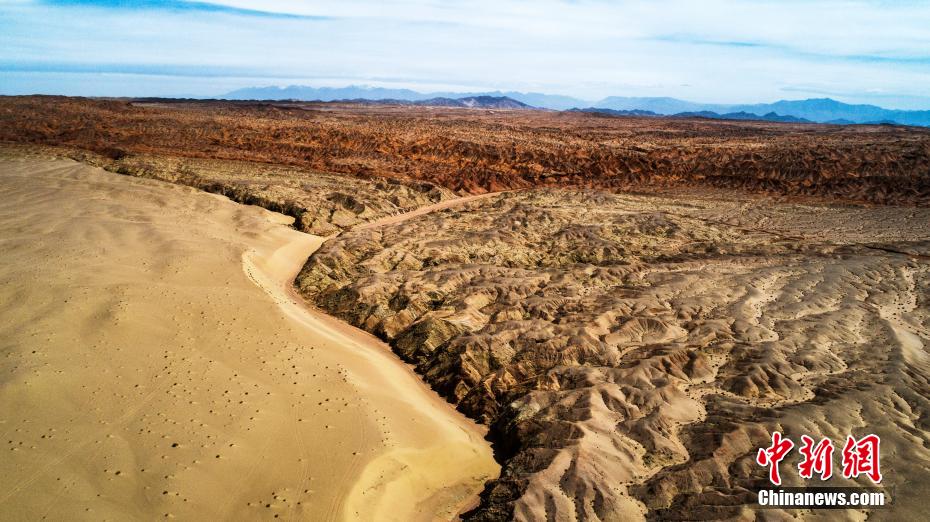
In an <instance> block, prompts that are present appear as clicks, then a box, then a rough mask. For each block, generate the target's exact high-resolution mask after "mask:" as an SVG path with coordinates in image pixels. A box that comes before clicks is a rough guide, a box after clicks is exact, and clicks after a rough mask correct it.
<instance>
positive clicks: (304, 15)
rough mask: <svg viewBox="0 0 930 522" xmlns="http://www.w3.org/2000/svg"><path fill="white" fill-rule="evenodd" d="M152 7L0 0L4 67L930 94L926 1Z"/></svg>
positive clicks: (470, 84)
mask: <svg viewBox="0 0 930 522" xmlns="http://www.w3.org/2000/svg"><path fill="white" fill-rule="evenodd" d="M103 3H104V4H112V3H113V2H103ZM154 3H155V2H147V5H148V6H149V7H148V8H136V9H130V8H111V7H106V6H100V5H97V6H96V7H95V4H97V3H96V2H93V1H87V2H73V1H72V2H65V3H60V2H59V3H56V2H51V3H50V4H49V3H39V2H2V3H0V62H3V63H6V64H7V65H9V64H18V65H17V67H18V68H19V69H23V68H26V69H28V68H29V66H30V64H31V66H32V67H33V68H41V67H38V66H40V65H41V66H43V67H47V68H49V69H56V68H57V69H65V70H68V69H69V68H75V67H77V66H82V67H83V68H85V69H88V70H95V69H94V67H102V68H103V69H101V70H108V71H122V72H145V73H153V72H155V73H161V74H165V75H170V74H183V75H190V74H194V75H196V72H197V70H202V71H203V73H204V75H208V76H212V77H214V79H213V82H212V85H215V88H214V89H213V90H212V91H210V92H203V91H204V90H207V89H209V88H210V85H211V83H210V82H203V81H198V82H190V85H191V88H192V89H195V90H198V91H200V92H199V94H211V93H213V94H218V93H221V92H223V91H224V90H226V89H229V88H233V87H238V86H241V83H242V82H243V81H248V82H251V83H250V84H267V83H272V82H271V80H272V79H275V80H276V81H278V80H280V79H281V78H291V79H300V80H301V81H303V82H304V83H320V82H322V81H324V79H325V80H326V81H342V82H344V83H348V82H355V83H395V84H402V85H406V86H413V87H416V86H419V85H421V84H433V85H435V84H443V85H458V86H462V87H463V88H473V89H474V88H505V89H509V88H513V89H523V90H529V89H532V90H541V91H548V92H559V93H567V94H574V95H577V96H582V97H587V98H592V99H593V98H598V97H601V96H605V95H608V94H618V95H635V96H645V95H656V96H677V97H681V98H688V99H695V100H701V101H732V102H744V101H747V102H748V101H762V100H765V101H767V100H772V99H776V98H780V97H786V96H789V95H790V96H791V97H798V96H803V95H804V94H805V92H806V91H804V89H805V88H807V87H810V91H809V93H810V94H816V93H817V92H825V91H829V92H842V93H850V94H849V95H847V96H846V97H845V99H848V100H851V101H868V100H869V99H870V96H871V97H874V96H876V94H875V93H881V96H882V100H883V102H886V103H893V101H892V102H889V97H888V93H897V94H899V95H901V96H902V99H904V97H905V96H906V97H907V99H908V100H915V99H921V97H930V91H928V86H930V81H928V80H930V2H908V1H903V2H884V1H852V0H826V1H801V0H787V1H777V2H776V1H769V0H741V1H723V0H709V1H703V2H700V3H698V2H693V1H684V0H660V1H645V0H628V1H617V2H609V1H606V0H605V1H592V0H580V1H574V2H568V1H558V0H538V1H520V0H511V1H504V0H498V1H490V0H478V1H475V2H455V1H453V2H440V1H435V0H432V1H431V0H402V1H391V2H384V1H381V2H375V1H365V0H363V1H356V0H348V1H342V2H314V1H305V2H294V1H283V0H280V1H279V0H223V1H219V2H212V3H213V4H216V5H222V6H225V7H226V8H229V9H202V8H197V5H196V4H193V5H189V6H188V7H190V9H183V8H182V7H183V2H181V1H180V0H178V1H177V2H175V4H177V5H176V6H175V7H174V8H170V9H167V8H152V7H151V6H152V5H153V4H154ZM236 10H250V11H256V12H266V13H278V14H285V15H298V16H296V17H284V16H257V15H255V14H252V15H246V14H242V12H241V11H239V12H238V13H237V11H236ZM308 17H323V18H322V19H313V18H308ZM14 74H24V73H18V72H16V71H13V70H11V69H10V68H9V67H7V70H5V71H4V70H2V69H0V75H2V76H7V77H8V79H7V81H6V82H4V81H3V78H2V76H0V90H3V89H4V88H5V87H4V83H7V84H9V83H10V82H9V78H11V75H14ZM242 76H249V77H251V78H247V79H245V80H243V78H241V77H242ZM233 77H237V78H233ZM263 77H267V81H262V79H263ZM104 80H105V79H101V81H104ZM17 81H18V82H19V83H17V85H20V86H22V85H28V82H27V83H26V84H23V80H22V79H20V80H17ZM152 81H157V80H152ZM133 85H135V84H133ZM172 86H174V87H176V86H177V82H176V81H175V80H172ZM813 86H816V88H814V87H813ZM174 87H173V88H174ZM124 88H125V87H124ZM126 94H145V93H141V92H127V93H126ZM162 94H165V93H162Z"/></svg>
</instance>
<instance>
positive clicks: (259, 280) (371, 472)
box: [0, 158, 498, 520]
mask: <svg viewBox="0 0 930 522" xmlns="http://www.w3.org/2000/svg"><path fill="white" fill-rule="evenodd" d="M0 192H2V193H3V194H4V198H3V203H2V204H0V303H2V305H0V306H2V311H0V315H2V317H3V321H0V345H2V346H0V433H2V435H3V436H2V437H0V439H2V443H3V444H2V451H3V453H4V455H3V458H0V513H2V515H3V516H2V518H3V519H7V520H39V519H50V520H65V519H67V520H78V519H84V520H125V519H153V518H156V517H157V518H161V517H168V518H174V517H176V518H180V519H186V520H217V519H243V518H248V519H274V518H279V517H280V518H286V519H298V518H299V519H310V520H337V519H348V520H353V519H358V520H372V519H379V520H410V519H417V518H426V519H429V518H432V517H433V516H444V517H447V518H449V517H452V516H453V515H454V514H455V513H456V512H458V511H459V510H461V509H462V508H464V507H466V505H467V504H469V503H472V502H473V501H474V497H475V495H476V494H477V493H478V492H479V491H480V490H481V488H482V487H483V484H484V483H485V482H486V481H487V480H489V479H491V478H494V477H495V476H496V475H497V473H498V465H497V464H496V463H495V462H494V460H493V458H492V455H491V450H490V448H489V445H488V443H487V442H486V441H485V440H484V439H483V432H482V429H481V428H479V427H478V426H477V425H475V424H474V423H473V422H471V421H469V420H468V419H466V418H465V417H464V416H463V415H461V414H460V413H457V412H456V411H455V410H454V409H453V408H452V407H451V406H449V405H448V404H447V403H446V402H444V401H443V400H442V399H440V398H439V397H438V396H436V395H435V394H434V393H432V392H431V391H430V390H429V389H428V388H427V387H426V386H425V385H424V384H423V383H422V382H421V381H420V380H419V379H418V378H417V377H416V376H415V375H414V374H413V373H412V371H411V370H410V369H409V368H408V367H407V366H405V365H403V364H402V363H400V362H399V361H398V360H397V359H396V357H395V356H394V355H393V354H392V353H391V352H390V351H389V349H388V348H387V347H386V346H385V345H383V344H381V343H379V342H378V341H377V340H376V339H374V338H373V337H371V336H369V335H368V334H365V333H363V332H360V331H358V330H355V329H353V328H351V327H348V326H347V325H345V324H343V323H340V322H338V321H336V320H334V319H331V318H328V317H326V316H325V315H323V314H319V313H315V312H313V311H312V310H309V309H308V308H307V307H305V306H304V305H303V303H300V302H299V301H298V298H297V297H296V296H295V295H294V294H293V293H292V292H290V291H289V290H288V288H289V287H290V286H291V281H292V280H293V276H294V275H295V274H296V273H297V271H298V270H299V269H300V267H301V265H302V264H303V263H304V261H305V260H306V258H307V256H308V255H309V254H310V253H311V252H312V251H313V250H315V249H316V248H318V247H319V246H320V244H321V242H322V238H319V237H316V236H311V235H307V234H303V233H300V232H297V231H295V230H294V229H293V228H290V227H288V226H287V223H288V222H289V221H290V220H291V218H288V217H286V216H283V215H280V214H275V213H272V212H269V211H267V210H264V209H261V208H258V207H254V206H245V205H239V204H235V203H232V202H230V201H229V200H227V199H226V198H223V197H221V196H216V195H211V194H206V193H203V192H199V191H197V190H195V189H191V188H188V187H183V186H178V185H171V184H168V183H163V182H159V181H153V180H146V179H138V178H133V177H129V176H118V175H115V174H112V173H108V172H105V171H102V170H100V169H96V168H93V167H89V166H86V165H81V164H78V163H75V162H73V161H69V160H39V159H35V158H28V159H20V160H16V159H10V158H5V159H4V160H2V161H0Z"/></svg>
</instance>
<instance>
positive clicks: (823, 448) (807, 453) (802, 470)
mask: <svg viewBox="0 0 930 522" xmlns="http://www.w3.org/2000/svg"><path fill="white" fill-rule="evenodd" d="M801 442H802V443H803V444H802V445H801V449H800V451H801V455H803V456H804V460H802V461H801V463H800V464H798V472H799V474H800V475H801V478H806V479H809V478H812V477H813V476H814V472H816V473H817V474H818V475H820V480H827V479H829V478H830V477H832V476H833V441H832V440H830V439H821V440H820V442H818V443H817V446H816V447H814V439H812V438H810V437H808V436H807V435H801Z"/></svg>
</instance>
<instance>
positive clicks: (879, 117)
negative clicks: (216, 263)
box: [221, 85, 930, 127]
mask: <svg viewBox="0 0 930 522" xmlns="http://www.w3.org/2000/svg"><path fill="white" fill-rule="evenodd" d="M221 97H222V98H224V99H229V100H300V101H324V102H325V101H346V100H369V101H392V102H411V103H413V102H417V103H419V102H425V101H428V100H439V99H449V100H462V99H467V98H480V97H496V98H509V99H511V100H513V101H515V102H519V103H520V104H524V105H526V106H529V107H536V108H544V109H552V110H559V111H564V110H571V109H578V108H581V107H588V109H583V110H587V111H588V112H591V111H592V110H593V109H609V110H614V111H621V112H624V111H626V112H634V113H635V112H641V111H646V112H652V113H655V114H656V115H659V116H676V115H696V116H703V117H715V116H712V115H710V114H706V113H715V114H716V115H717V116H719V117H722V118H724V119H762V120H765V121H790V122H795V123H803V122H804V120H806V121H809V122H814V123H831V124H845V125H849V124H880V123H895V124H900V125H917V126H924V127H927V126H930V110H901V109H885V108H882V107H879V106H877V105H868V104H848V103H844V102H840V101H837V100H834V99H832V98H809V99H805V100H779V101H776V102H772V103H755V104H719V103H701V102H692V101H687V100H681V99H678V98H671V97H624V96H608V97H606V98H604V99H602V100H600V101H597V102H591V101H585V100H582V99H580V98H574V97H571V96H564V95H557V94H544V93H537V92H528V93H523V92H517V91H499V90H498V91H487V92H460V93H456V92H429V93H423V92H418V91H414V90H411V89H393V88H385V87H371V86H363V85H361V86H360V85H350V86H347V87H310V86H302V85H289V86H286V87H277V86H268V87H247V88H243V89H237V90H235V91H231V92H229V93H226V94H225V95H222V96H221ZM452 106H456V105H455V104H453V105H452ZM466 106H467V105H466ZM512 108H516V107H512ZM683 113H684V114H683ZM740 113H746V115H747V116H741V114H740ZM727 115H731V116H732V117H731V118H726V116H727ZM751 116H755V117H751ZM774 118H781V119H774Z"/></svg>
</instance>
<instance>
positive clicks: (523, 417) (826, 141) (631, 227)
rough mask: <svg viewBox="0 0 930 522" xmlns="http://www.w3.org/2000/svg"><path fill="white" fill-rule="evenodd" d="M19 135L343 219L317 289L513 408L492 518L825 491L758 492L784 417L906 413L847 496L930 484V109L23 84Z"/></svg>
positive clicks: (434, 371) (328, 224) (316, 273)
mask: <svg viewBox="0 0 930 522" xmlns="http://www.w3.org/2000/svg"><path fill="white" fill-rule="evenodd" d="M0 141H3V142H5V143H6V145H5V146H4V150H5V154H8V155H12V156H16V157H22V156H29V155H33V156H42V157H45V156H49V155H55V156H59V157H67V158H71V159H75V160H78V161H82V162H85V163H89V164H92V165H96V166H100V167H103V168H105V169H107V170H110V171H113V172H117V173H120V174H126V175H130V176H137V177H143V178H151V179H157V180H162V181H169V182H173V183H178V184H182V185H189V186H193V187H196V188H199V189H202V190H206V191H209V192H215V193H220V194H223V195H226V196H229V197H230V198H231V199H233V200H235V201H238V202H241V203H247V204H255V205H259V206H262V207H265V208H267V209H269V210H273V211H276V212H281V213H284V214H287V215H289V216H291V217H293V218H294V227H295V228H297V229H298V230H300V231H303V232H307V233H309V234H314V235H317V236H326V237H327V239H326V241H325V242H323V244H322V246H320V247H319V248H318V249H317V250H315V252H314V253H313V255H312V256H310V258H309V259H307V261H306V263H305V264H304V265H303V268H302V269H301V270H300V273H299V274H298V275H297V277H296V281H295V282H294V287H295V289H296V291H297V292H298V293H299V295H300V296H301V297H302V298H303V299H305V300H306V302H307V303H308V304H309V305H310V306H312V307H316V308H318V309H319V310H322V311H324V312H326V313H328V314H330V315H332V316H335V317H337V318H339V319H341V320H343V321H345V322H346V323H348V324H349V325H352V326H355V327H357V328H360V329H362V330H365V331H367V332H370V333H371V334H374V335H375V336H377V337H379V338H380V339H382V340H384V341H385V342H387V343H388V344H389V345H390V346H391V348H392V350H393V351H394V353H396V354H397V356H399V357H400V358H402V359H403V360H404V361H406V362H408V363H409V364H411V365H413V366H414V368H415V370H416V372H417V373H418V374H419V375H420V376H421V377H422V379H423V380H424V381H425V382H426V383H428V384H429V385H430V387H432V388H433V389H434V390H435V391H436V392H438V393H439V395H441V396H442V397H443V398H445V399H446V400H447V401H449V402H450V403H451V404H453V405H455V407H456V408H457V409H458V410H459V411H461V412H463V413H465V414H466V415H468V416H469V417H471V418H472V419H474V420H476V421H478V422H480V423H481V424H483V425H485V426H486V427H487V428H488V430H489V431H488V438H489V440H490V441H491V442H492V443H493V445H494V450H495V457H496V459H497V461H498V462H499V463H500V464H501V466H502V470H501V473H500V476H499V477H498V478H496V479H494V480H491V481H489V482H488V483H487V485H486V486H485V488H484V491H483V493H482V494H481V497H480V500H479V502H478V503H477V504H476V506H474V507H473V509H470V510H469V511H467V512H465V513H463V514H462V516H463V517H465V518H469V519H475V520H504V519H510V518H515V519H519V520H544V519H556V520H595V519H600V520H618V519H630V518H633V519H637V518H647V519H659V520H677V519H681V520H690V519H705V518H711V519H747V518H748V519H751V518H755V517H757V516H759V515H760V513H761V514H764V515H765V517H767V518H771V519H783V518H790V517H795V516H801V517H815V516H820V515H819V514H817V513H812V512H804V511H800V510H788V511H779V510H766V511H764V512H759V511H756V510H754V509H753V507H752V506H753V504H754V502H755V499H754V493H753V492H754V488H755V487H757V486H758V485H759V484H760V483H762V482H763V481H764V480H765V478H766V470H765V469H764V468H762V467H760V466H758V465H757V464H756V463H755V456H756V451H757V450H758V448H760V447H765V446H767V445H768V444H769V443H770V441H771V439H770V434H771V432H773V431H781V432H783V433H785V434H787V435H789V436H792V437H794V438H796V439H797V438H798V437H800V436H801V435H810V436H811V437H813V438H815V439H819V438H821V437H828V438H831V439H833V440H844V439H845V437H846V435H848V434H855V435H862V434H864V433H876V434H879V435H880V436H881V439H882V452H883V453H882V459H883V460H882V466H883V469H884V470H885V481H884V482H883V484H882V485H883V487H886V488H888V490H889V491H892V492H893V502H894V504H893V508H892V509H883V510H882V509H880V510H871V511H866V510H847V511H839V512H834V513H836V514H837V516H840V517H844V518H860V519H864V518H866V517H869V518H877V519H913V518H917V517H919V516H920V515H921V514H922V513H923V506H922V499H923V497H924V496H925V495H926V494H927V493H930V464H928V463H930V354H928V346H930V344H928V343H930V264H928V259H930V208H928V206H930V205H928V203H930V129H922V128H913V127H901V126H888V125H874V126H871V125H866V126H842V125H814V124H797V123H773V122H756V121H723V120H708V119H701V118H676V119H665V118H652V117H649V118H643V117H635V116H629V117H627V116H625V117H614V116H611V115H606V114H592V113H581V112H552V111H535V110H525V109H518V110H507V109H494V110H481V109H468V108H460V107H410V106H400V105H398V106H392V105H372V104H344V103H303V102H268V103H262V102H223V101H172V100H145V101H132V100H89V99H76V98H56V97H24V98H0ZM273 349H274V348H273V347H268V350H273ZM269 355H274V354H273V353H270V354H269ZM302 378H306V377H302ZM796 465H797V462H796V460H794V459H793V457H792V459H788V460H786V461H785V463H784V464H783V466H785V469H787V468H788V467H790V466H796ZM784 475H785V476H786V477H788V478H787V479H786V480H787V485H803V483H802V481H800V479H798V478H797V475H796V474H790V473H785V474H784ZM792 477H793V478H792ZM832 484H835V485H855V484H859V485H863V486H865V485H870V483H868V482H867V481H862V482H858V483H857V482H854V481H851V480H845V479H842V478H835V479H833V481H832Z"/></svg>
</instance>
